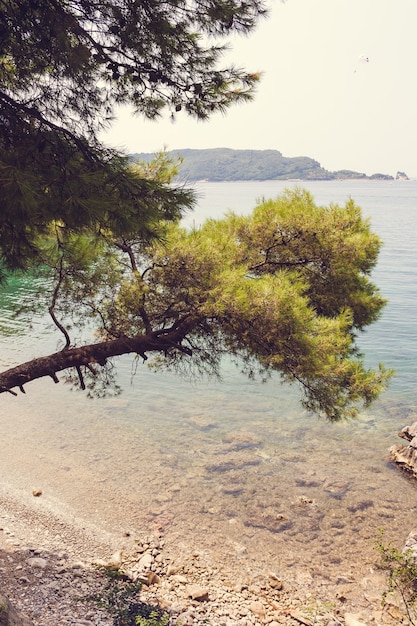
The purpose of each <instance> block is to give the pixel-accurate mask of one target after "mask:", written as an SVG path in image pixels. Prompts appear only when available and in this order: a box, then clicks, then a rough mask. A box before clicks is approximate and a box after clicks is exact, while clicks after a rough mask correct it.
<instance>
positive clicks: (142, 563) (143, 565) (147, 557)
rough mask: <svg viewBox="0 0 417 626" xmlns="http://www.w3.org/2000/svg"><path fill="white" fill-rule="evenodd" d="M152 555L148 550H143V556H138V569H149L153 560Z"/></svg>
mask: <svg viewBox="0 0 417 626" xmlns="http://www.w3.org/2000/svg"><path fill="white" fill-rule="evenodd" d="M154 560H155V559H154V557H153V556H152V554H150V553H149V552H145V554H144V555H143V556H141V557H140V559H139V562H138V566H139V567H140V569H149V568H150V566H151V565H152V563H153V562H154Z"/></svg>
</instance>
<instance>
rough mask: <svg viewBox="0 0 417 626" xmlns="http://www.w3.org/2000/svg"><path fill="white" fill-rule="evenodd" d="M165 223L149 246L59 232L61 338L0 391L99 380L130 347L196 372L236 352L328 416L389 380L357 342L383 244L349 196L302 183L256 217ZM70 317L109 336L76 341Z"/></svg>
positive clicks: (49, 245) (46, 256)
mask: <svg viewBox="0 0 417 626" xmlns="http://www.w3.org/2000/svg"><path fill="white" fill-rule="evenodd" d="M162 232H163V235H162V236H161V237H160V238H159V239H154V240H152V241H151V242H148V243H144V242H143V241H141V240H140V239H132V240H127V239H123V240H121V239H120V238H118V237H116V236H114V235H112V234H110V233H108V236H107V237H106V238H101V239H98V240H97V239H95V240H93V239H92V238H91V237H90V238H88V237H86V236H85V235H84V236H79V235H71V236H70V237H68V239H67V240H66V241H65V242H64V245H60V240H59V239H56V233H54V232H51V237H50V239H49V240H48V241H45V242H44V247H43V268H44V271H46V269H45V268H47V267H49V273H50V276H51V278H52V279H53V285H54V289H53V291H52V292H51V293H50V294H47V293H46V292H45V291H44V294H43V295H44V297H46V298H48V300H49V301H51V302H52V303H53V304H52V305H51V306H50V313H51V314H52V316H53V318H54V321H56V324H57V326H58V328H59V329H60V330H61V331H62V333H63V336H64V339H65V346H64V349H63V350H62V351H60V352H58V353H56V354H55V355H50V357H43V358H41V359H36V360H33V361H31V362H29V363H28V364H23V365H22V366H18V367H17V368H14V369H12V370H9V371H8V372H4V373H3V374H1V375H0V388H2V389H3V390H10V389H11V388H12V387H13V386H18V385H23V384H25V383H26V382H27V381H28V380H33V379H35V378H38V377H40V376H45V375H50V376H53V377H54V376H55V374H56V372H57V371H61V370H63V369H66V368H68V367H74V368H75V370H76V372H77V374H78V377H79V380H80V381H81V385H82V386H83V387H86V386H88V385H89V384H90V383H89V382H88V380H89V379H90V378H91V381H92V383H91V384H92V385H93V387H94V386H96V384H97V379H96V377H95V376H91V373H93V374H95V373H96V372H95V364H96V363H98V364H99V365H101V366H105V365H106V363H107V360H108V359H109V358H110V357H112V356H117V355H119V354H124V353H127V352H133V353H136V354H137V355H139V356H140V357H142V358H143V360H148V357H151V356H152V355H153V358H150V359H149V363H150V364H151V365H153V366H156V367H167V368H171V369H174V370H176V371H180V372H184V371H186V372H187V373H188V374H190V373H195V374H197V375H201V374H209V375H220V365H221V360H222V358H223V357H224V356H225V355H227V356H228V357H231V358H232V359H233V360H234V361H235V362H236V363H237V364H238V365H239V366H240V367H241V368H242V369H243V371H245V372H246V373H247V374H248V375H249V376H256V375H260V376H261V377H267V376H270V375H273V374H278V376H279V377H280V378H281V379H282V381H285V382H290V383H297V384H299V385H300V387H301V390H302V393H303V404H304V406H305V407H306V409H308V410H310V411H314V412H317V413H320V414H323V415H325V416H326V417H327V418H329V419H331V420H338V419H340V418H342V417H346V416H352V415H355V414H356V411H357V406H358V404H360V403H363V404H364V405H365V406H367V405H369V404H370V403H371V402H372V400H374V399H375V398H376V397H377V395H378V394H379V393H380V391H382V390H383V389H384V387H385V385H386V382H387V380H388V378H389V376H390V372H387V371H385V370H384V368H383V367H382V366H380V368H379V370H376V371H374V370H368V369H366V368H365V366H364V363H363V359H362V356H361V355H360V354H359V353H358V350H357V348H356V343H355V339H356V335H357V333H358V332H359V331H360V330H362V329H363V328H364V327H366V326H367V325H368V324H370V323H372V322H373V321H375V320H376V319H377V317H378V315H379V313H380V311H381V309H382V307H383V305H384V300H383V298H382V297H381V295H380V294H379V291H378V289H377V288H376V287H375V285H373V284H372V282H371V281H370V279H369V274H370V272H371V270H372V268H373V267H374V265H375V263H376V260H377V255H378V250H379V245H380V243H379V240H378V237H377V236H376V235H374V234H373V233H372V232H371V231H370V228H369V224H368V222H367V221H366V220H364V219H363V218H362V217H361V212H360V209H359V208H358V207H357V206H356V205H355V204H354V202H353V201H348V202H347V204H346V206H344V207H339V206H337V205H331V206H330V207H318V206H316V205H315V203H314V201H313V198H312V197H311V195H310V194H309V193H308V192H307V191H304V190H301V189H298V190H294V191H291V192H290V191H288V192H286V193H284V194H283V195H282V196H280V197H278V198H277V199H275V200H267V201H263V202H261V203H260V204H259V205H258V206H257V207H256V208H255V209H254V211H253V213H252V214H251V215H249V216H239V215H235V214H233V213H231V214H230V215H228V216H226V217H225V218H224V219H221V220H208V221H207V222H206V223H205V224H204V225H203V226H202V227H201V228H199V229H194V230H186V229H184V228H182V227H181V225H180V224H179V223H172V222H165V223H163V224H161V233H162ZM38 304H39V305H41V304H42V302H41V299H39V300H38ZM45 306H46V303H45ZM70 319H71V320H72V324H73V325H74V326H75V327H76V328H77V329H78V330H79V329H80V328H81V327H82V326H83V325H84V326H86V327H87V326H88V327H91V325H92V322H94V327H95V337H96V341H97V339H98V340H100V341H99V342H98V343H93V344H90V345H84V346H81V347H80V348H76V347H73V346H72V341H71V338H70V335H69V332H68V331H67V330H66V328H65V327H64V324H63V323H62V322H60V321H59V320H70ZM104 371H105V370H104ZM85 380H87V383H86V382H85Z"/></svg>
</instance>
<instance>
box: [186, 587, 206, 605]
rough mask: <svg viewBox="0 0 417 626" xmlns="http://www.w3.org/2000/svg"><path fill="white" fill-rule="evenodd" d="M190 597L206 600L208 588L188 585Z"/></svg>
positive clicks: (200, 600)
mask: <svg viewBox="0 0 417 626" xmlns="http://www.w3.org/2000/svg"><path fill="white" fill-rule="evenodd" d="M187 593H188V595H189V597H190V598H192V599H193V600H197V601H198V602H207V600H208V597H209V594H208V589H206V588H205V587H200V585H190V586H189V587H188V589H187Z"/></svg>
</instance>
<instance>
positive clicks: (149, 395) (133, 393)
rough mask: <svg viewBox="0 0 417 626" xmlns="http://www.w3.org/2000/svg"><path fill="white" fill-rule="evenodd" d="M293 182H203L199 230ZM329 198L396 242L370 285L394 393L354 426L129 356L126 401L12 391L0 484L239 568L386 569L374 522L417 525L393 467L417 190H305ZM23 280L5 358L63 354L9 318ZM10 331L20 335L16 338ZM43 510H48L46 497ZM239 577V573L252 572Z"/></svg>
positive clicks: (409, 388)
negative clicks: (378, 565)
mask: <svg viewBox="0 0 417 626" xmlns="http://www.w3.org/2000/svg"><path fill="white" fill-rule="evenodd" d="M292 185H293V183H288V182H285V183H284V182H275V181H267V182H262V183H258V182H253V183H201V184H199V185H197V187H198V191H199V194H200V201H199V208H198V209H197V211H196V212H195V213H194V214H193V215H192V216H189V217H188V218H187V220H188V223H191V222H192V221H195V223H200V222H201V221H202V220H203V219H204V218H205V217H206V216H208V215H211V216H216V217H217V216H219V217H220V215H221V214H222V213H223V212H224V211H225V210H227V209H232V210H235V211H240V212H247V211H249V210H250V209H251V208H252V206H253V205H254V202H255V200H256V199H257V198H259V197H261V196H265V197H270V196H275V195H277V194H278V193H279V192H280V191H282V189H284V188H285V187H289V186H292ZM302 185H303V186H305V187H307V188H309V189H310V190H311V191H312V193H313V195H314V196H315V199H316V201H317V202H318V203H320V204H328V203H329V202H331V201H335V202H344V201H345V200H346V199H347V198H348V197H349V196H352V197H353V198H354V199H355V200H356V201H357V203H358V204H359V205H360V206H362V208H363V211H364V214H365V215H367V216H369V217H370V218H371V221H372V225H373V229H374V230H375V231H376V232H378V233H379V234H380V236H381V237H382V239H383V240H384V242H385V245H384V248H383V250H382V252H381V257H380V262H379V264H378V268H377V270H376V271H375V274H374V279H375V281H376V282H377V284H378V285H379V286H380V288H381V290H382V292H383V294H384V295H385V296H386V297H387V298H388V299H389V301H390V303H389V305H388V306H387V307H386V309H385V311H384V314H383V316H382V317H381V319H380V320H379V321H378V322H377V323H376V324H375V325H374V327H373V328H371V329H370V330H369V331H368V332H367V333H366V334H365V335H364V336H363V337H362V338H361V346H362V348H363V350H364V351H365V353H366V355H367V359H368V360H369V363H370V364H373V363H376V362H379V361H382V362H384V363H385V364H386V365H387V366H388V367H394V368H395V369H396V370H397V376H396V377H395V379H394V380H393V382H392V385H391V387H390V389H389V391H388V392H386V393H385V394H384V395H383V396H382V398H381V400H380V401H379V402H378V403H377V404H376V405H375V406H373V407H372V408H371V409H370V410H369V411H367V412H366V413H365V414H363V415H361V417H360V418H359V419H358V420H357V421H355V422H351V423H342V424H328V423H327V422H325V421H323V420H320V419H318V418H316V417H315V416H311V415H307V414H306V413H305V412H304V411H303V410H302V409H301V408H300V405H299V403H298V396H297V392H296V390H295V389H294V390H293V389H288V388H286V387H282V386H281V385H280V384H279V383H277V382H276V381H269V382H268V383H266V384H262V383H260V382H253V381H248V380H247V379H246V378H244V377H243V376H241V375H240V374H239V373H238V372H237V371H235V370H234V369H231V368H226V369H225V372H224V380H223V381H222V382H215V381H206V380H205V381H199V382H195V381H188V380H184V379H179V378H178V377H176V376H174V375H172V374H166V373H152V372H149V371H148V370H147V369H146V367H145V366H142V365H140V366H139V368H138V372H137V374H136V376H135V377H133V378H132V376H131V371H132V369H131V368H132V365H131V360H130V359H129V358H123V359H121V360H120V361H119V365H118V370H119V372H120V380H121V381H122V382H123V386H124V393H123V394H122V395H121V396H119V397H118V398H115V399H107V400H87V399H86V398H85V396H84V395H83V394H82V393H77V392H71V391H70V390H69V389H67V388H66V387H65V386H64V385H54V384H53V383H52V381H50V380H42V381H38V382H36V383H32V384H31V385H30V386H28V388H27V394H26V395H25V396H19V397H18V398H13V397H11V396H9V395H8V394H2V395H1V396H0V423H1V435H2V436H1V438H0V476H1V479H0V482H1V481H2V482H3V483H8V484H11V485H13V486H14V487H16V488H18V489H20V490H22V491H23V492H27V493H30V492H31V491H32V489H33V488H34V487H39V488H42V490H43V493H44V496H43V498H44V501H45V502H48V503H50V504H52V505H54V506H56V507H57V508H58V509H61V510H63V511H64V512H65V513H66V514H67V515H74V516H76V517H78V518H81V519H85V520H89V521H93V522H95V523H96V524H98V525H99V526H100V527H102V528H104V529H107V530H110V531H111V532H114V533H116V534H120V535H121V534H123V532H125V531H126V530H130V531H134V532H135V531H136V532H152V531H153V530H155V529H158V530H159V531H161V532H162V533H163V534H164V536H165V538H166V541H167V544H168V545H170V546H175V547H176V549H178V550H182V551H184V553H189V552H192V550H193V549H200V550H203V551H205V552H206V554H207V555H209V556H210V557H212V558H213V560H214V561H217V562H219V563H221V564H222V565H223V567H225V568H226V569H227V566H232V565H233V566H234V565H236V564H238V565H239V567H240V568H241V570H242V572H243V573H244V572H246V571H251V572H252V573H253V572H256V571H258V570H259V571H263V572H265V571H270V570H276V571H278V573H279V574H280V576H282V577H284V578H285V577H288V578H291V577H293V576H295V572H296V571H297V570H298V569H300V568H301V569H302V568H308V569H309V570H310V571H311V572H312V574H313V575H314V576H316V577H319V578H320V579H326V580H327V579H329V580H330V579H333V580H334V577H335V576H336V574H340V573H344V574H346V575H352V576H357V575H358V573H361V572H363V571H364V570H365V569H366V568H367V567H369V566H370V565H371V564H372V563H373V562H374V561H375V558H376V557H375V554H374V551H373V548H372V545H373V542H374V541H375V537H376V534H377V529H378V528H381V527H382V528H384V529H385V530H386V533H387V537H388V538H389V539H392V540H393V541H395V542H396V543H401V542H402V541H403V540H404V539H405V536H406V535H407V534H408V532H409V530H411V528H412V527H413V526H414V524H415V522H416V511H417V497H416V496H417V491H416V485H415V484H414V482H413V481H410V480H409V479H408V478H407V477H405V476H403V475H402V474H401V473H400V472H399V471H398V470H397V469H396V468H393V467H392V466H391V465H390V464H389V463H388V460H387V457H388V455H387V451H388V448H389V446H391V445H392V444H393V443H397V441H399V440H398V439H397V436H396V435H397V432H398V430H400V428H402V427H403V426H405V425H406V424H409V423H411V422H412V421H414V419H417V411H416V397H415V383H416V368H417V320H416V316H415V305H416V301H417V293H416V285H415V283H416V281H415V273H416V268H417V251H416V247H415V232H416V222H417V183H416V182H413V181H410V182H401V183H400V182H392V183H389V182H371V181H363V182H356V181H354V182H326V183H309V184H307V183H303V184H302ZM21 288H22V287H21V285H20V286H19V285H18V284H16V285H12V286H10V287H9V288H8V292H7V293H5V294H4V298H3V300H4V306H3V311H2V313H1V314H0V328H1V329H3V330H4V329H6V331H7V333H6V334H4V336H3V338H2V341H1V354H0V365H1V366H2V367H6V366H8V365H12V364H14V363H17V362H19V361H22V360H23V359H27V358H30V357H31V356H37V355H40V354H46V353H47V352H49V351H52V350H54V349H55V346H56V342H57V340H58V337H57V336H56V335H55V334H54V333H51V331H50V330H47V329H45V327H44V326H43V325H42V321H41V320H37V319H32V320H28V319H26V320H24V321H23V322H18V321H15V320H13V321H11V318H10V304H11V303H12V302H13V301H19V298H20V292H19V290H20V289H21ZM9 329H12V331H13V332H12V333H10V332H9ZM40 506H41V504H40ZM242 575H243V574H242Z"/></svg>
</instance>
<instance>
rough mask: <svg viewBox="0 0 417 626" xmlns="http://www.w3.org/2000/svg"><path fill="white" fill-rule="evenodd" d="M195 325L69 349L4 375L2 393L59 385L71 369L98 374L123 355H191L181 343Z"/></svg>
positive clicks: (28, 363) (33, 361)
mask: <svg viewBox="0 0 417 626" xmlns="http://www.w3.org/2000/svg"><path fill="white" fill-rule="evenodd" d="M192 326H193V323H191V322H190V320H188V323H187V324H186V325H185V327H184V328H182V329H177V330H175V331H173V332H171V333H168V334H166V335H164V336H163V337H157V336H156V335H155V334H153V333H152V334H148V335H138V336H136V337H122V338H119V339H113V340H111V341H103V342H101V343H93V344H89V345H86V346H81V347H76V348H66V349H64V350H61V351H59V352H55V353H53V354H50V355H48V356H43V357H40V358H37V359H32V360H31V361H27V362H26V363H22V364H21V365H18V366H16V367H13V368H11V369H9V370H6V371H5V372H3V373H1V374H0V393H4V392H10V393H13V394H14V392H12V391H11V390H12V389H13V388H14V387H19V388H20V390H21V391H23V386H24V385H26V384H27V383H28V382H30V381H32V380H37V379H38V378H44V377H45V376H49V377H51V378H52V379H53V380H54V382H58V378H57V372H62V371H63V370H66V369H69V368H75V369H76V370H77V372H79V371H80V367H82V366H85V367H87V368H88V369H90V371H94V365H95V364H98V365H101V366H104V365H105V364H106V361H107V359H109V358H111V357H115V356H121V355H122V354H129V353H135V354H140V355H142V356H144V357H145V354H146V352H165V353H166V352H167V351H169V350H173V349H177V350H180V351H181V352H186V353H187V354H188V353H190V350H188V349H185V348H184V347H183V346H181V341H182V339H184V337H185V335H186V334H187V332H189V330H190V329H191V328H192Z"/></svg>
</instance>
